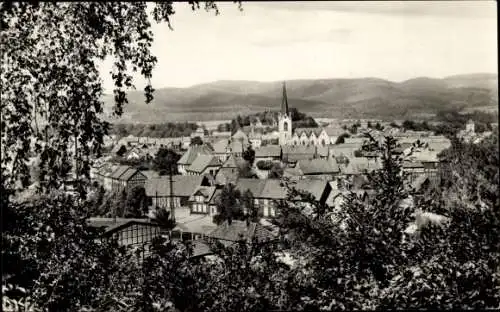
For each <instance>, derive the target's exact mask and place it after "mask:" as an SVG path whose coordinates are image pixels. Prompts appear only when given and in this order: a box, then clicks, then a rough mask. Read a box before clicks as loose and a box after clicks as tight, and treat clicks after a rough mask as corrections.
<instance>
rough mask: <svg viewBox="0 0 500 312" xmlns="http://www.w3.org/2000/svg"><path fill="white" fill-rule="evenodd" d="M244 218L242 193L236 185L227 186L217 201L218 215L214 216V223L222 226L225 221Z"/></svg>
mask: <svg viewBox="0 0 500 312" xmlns="http://www.w3.org/2000/svg"><path fill="white" fill-rule="evenodd" d="M242 216H243V209H242V207H241V193H240V191H239V190H237V189H236V187H235V186H234V184H232V183H229V184H226V185H225V186H224V188H223V189H222V192H221V193H220V195H219V198H218V199H217V214H216V215H215V216H214V222H215V223H216V224H221V223H223V222H224V221H228V222H231V221H232V220H241V218H242Z"/></svg>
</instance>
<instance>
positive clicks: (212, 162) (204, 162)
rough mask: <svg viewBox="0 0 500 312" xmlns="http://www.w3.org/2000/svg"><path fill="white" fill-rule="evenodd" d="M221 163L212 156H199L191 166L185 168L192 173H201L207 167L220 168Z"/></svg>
mask: <svg viewBox="0 0 500 312" xmlns="http://www.w3.org/2000/svg"><path fill="white" fill-rule="evenodd" d="M220 165H221V163H220V161H219V158H217V157H216V156H213V155H203V154H200V155H198V157H196V159H195V160H194V161H193V163H192V164H191V166H189V167H188V168H187V170H188V171H192V172H198V173H199V172H203V170H205V169H206V168H207V167H212V166H220Z"/></svg>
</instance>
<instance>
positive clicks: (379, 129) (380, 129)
mask: <svg viewBox="0 0 500 312" xmlns="http://www.w3.org/2000/svg"><path fill="white" fill-rule="evenodd" d="M375 130H378V131H382V130H384V127H383V126H382V125H381V124H380V122H377V124H375Z"/></svg>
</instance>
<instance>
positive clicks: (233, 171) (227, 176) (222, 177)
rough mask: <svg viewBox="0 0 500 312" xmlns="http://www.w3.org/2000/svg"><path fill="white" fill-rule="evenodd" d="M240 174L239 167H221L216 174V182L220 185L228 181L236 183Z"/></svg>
mask: <svg viewBox="0 0 500 312" xmlns="http://www.w3.org/2000/svg"><path fill="white" fill-rule="evenodd" d="M239 174H240V173H239V169H237V168H220V169H219V171H218V172H217V175H216V176H215V183H216V184H219V185H225V184H228V183H233V184H236V181H237V180H238V176H239Z"/></svg>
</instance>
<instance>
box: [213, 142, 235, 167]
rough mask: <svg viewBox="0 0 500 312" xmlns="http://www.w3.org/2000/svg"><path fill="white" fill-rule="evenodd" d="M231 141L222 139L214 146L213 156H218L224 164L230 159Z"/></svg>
mask: <svg viewBox="0 0 500 312" xmlns="http://www.w3.org/2000/svg"><path fill="white" fill-rule="evenodd" d="M229 142H230V139H221V140H217V141H216V142H215V143H214V144H213V155H215V156H217V157H218V158H219V159H220V161H222V162H224V161H226V159H227V158H228V157H229V155H230V154H231V153H230V147H229Z"/></svg>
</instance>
